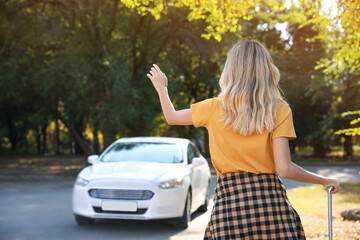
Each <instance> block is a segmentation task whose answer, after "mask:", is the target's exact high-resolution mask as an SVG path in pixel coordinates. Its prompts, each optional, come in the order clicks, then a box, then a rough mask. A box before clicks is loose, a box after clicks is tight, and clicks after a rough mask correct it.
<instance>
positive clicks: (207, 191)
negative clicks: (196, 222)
mask: <svg viewBox="0 0 360 240" xmlns="http://www.w3.org/2000/svg"><path fill="white" fill-rule="evenodd" d="M209 201H210V184H209V186H208V188H207V190H206V197H205V201H204V204H203V205H201V206H200V207H199V209H198V210H199V211H200V212H206V211H207V210H208V206H209Z"/></svg>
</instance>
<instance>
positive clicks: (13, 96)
mask: <svg viewBox="0 0 360 240" xmlns="http://www.w3.org/2000/svg"><path fill="white" fill-rule="evenodd" d="M0 8H1V12H0V18H1V24H0V34H1V40H0V44H1V55H0V69H1V70H0V71H1V75H0V92H1V94H0V112H1V114H0V140H1V141H0V151H1V154H26V155H27V154H31V155H34V154H35V155H69V154H70V155H71V154H79V155H89V154H90V153H99V152H101V151H102V150H103V149H104V148H106V147H107V146H108V145H109V144H110V143H111V142H113V141H114V140H115V139H117V138H120V137H126V136H148V135H151V136H176V137H185V138H195V139H201V136H204V137H205V138H206V132H205V131H204V129H195V128H193V127H185V128H184V127H170V126H167V125H166V124H165V122H164V118H163V115H162V113H161V109H160V104H159V101H158V98H157V95H156V92H155V91H154V90H153V89H152V85H151V82H150V81H149V79H148V78H147V77H146V73H147V72H148V71H149V69H150V67H151V66H152V64H153V63H157V64H158V65H159V66H160V67H161V68H162V69H163V71H164V72H165V73H166V74H167V76H168V78H169V82H170V85H169V91H170V97H171V99H172V100H173V102H174V105H175V107H176V108H177V109H181V108H188V107H189V105H190V104H191V103H194V102H197V101H200V100H203V99H206V98H210V97H213V96H216V95H217V94H218V92H219V86H218V79H219V77H220V74H221V71H222V67H223V65H224V62H225V59H226V55H227V52H228V51H229V49H230V47H231V46H232V45H233V44H234V43H235V42H237V41H238V40H239V39H241V38H243V37H253V38H255V39H258V40H259V41H260V42H262V43H263V44H264V45H265V46H266V47H267V48H268V49H269V51H270V52H271V54H272V56H273V58H274V61H275V64H276V66H277V67H278V68H279V69H280V72H281V81H280V85H281V88H282V89H283V91H284V96H285V98H286V99H287V100H288V102H289V104H290V106H291V107H292V110H293V113H294V123H295V128H296V132H297V135H298V138H297V139H296V140H295V141H292V152H293V153H294V154H296V153H302V152H304V151H305V152H306V155H307V156H308V155H310V156H313V157H320V158H322V157H325V156H329V157H333V156H335V157H345V156H346V159H348V160H351V159H353V160H354V159H355V156H357V155H359V152H360V149H359V147H358V146H357V144H358V140H357V137H356V136H355V135H356V134H351V135H350V136H346V135H336V134H334V132H336V131H337V130H340V129H346V128H349V127H350V122H351V120H353V119H356V118H357V117H359V115H357V116H354V115H349V116H347V117H341V113H343V112H347V111H354V110H358V109H359V102H360V98H359V91H360V84H359V74H360V70H359V65H360V63H359V54H360V53H359V52H360V50H359V5H358V3H357V1H343V0H342V1H335V0H333V1H320V0H311V1H280V0H272V1H250V0H248V1H239V2H238V1H210V0H207V1H199V2H192V1H169V0H155V1H149V0H148V1H135V0H134V1H131V0H127V1H126V0H123V1H119V0H114V1H95V0H87V1H85V0H84V1H80V0H79V1H75V0H62V1H51V0H50V1H48V0H47V1H41V0H37V1H19V0H16V1H15V0H14V1H10V0H9V1H1V7H0ZM203 142H206V141H203ZM202 150H203V151H204V153H205V155H207V156H209V153H208V148H207V146H205V145H204V146H202Z"/></svg>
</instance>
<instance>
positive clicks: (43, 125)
mask: <svg viewBox="0 0 360 240" xmlns="http://www.w3.org/2000/svg"><path fill="white" fill-rule="evenodd" d="M46 127H47V119H46V118H44V122H43V124H42V130H41V133H42V154H46V152H47V149H46V142H47V140H46Z"/></svg>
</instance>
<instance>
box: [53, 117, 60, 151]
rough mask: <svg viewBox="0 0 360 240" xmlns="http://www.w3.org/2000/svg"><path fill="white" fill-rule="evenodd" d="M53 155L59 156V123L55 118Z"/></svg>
mask: <svg viewBox="0 0 360 240" xmlns="http://www.w3.org/2000/svg"><path fill="white" fill-rule="evenodd" d="M54 135H55V153H56V155H59V154H60V131H59V122H58V119H57V118H55V133H54Z"/></svg>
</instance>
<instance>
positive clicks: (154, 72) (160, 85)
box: [147, 64, 193, 125]
mask: <svg viewBox="0 0 360 240" xmlns="http://www.w3.org/2000/svg"><path fill="white" fill-rule="evenodd" d="M147 76H148V77H149V78H150V80H151V82H152V84H153V85H154V88H155V89H156V91H157V93H158V95H159V99H160V103H161V108H162V111H163V113H164V116H165V119H166V122H167V123H168V124H169V125H192V124H193V122H192V118H191V111H190V108H188V109H183V110H179V111H176V110H175V108H174V106H173V104H172V102H171V100H170V98H169V94H168V90H167V85H168V79H167V77H166V75H165V73H163V72H162V71H161V70H160V68H159V67H158V66H157V65H156V64H154V65H153V67H152V68H151V70H150V73H148V74H147Z"/></svg>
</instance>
